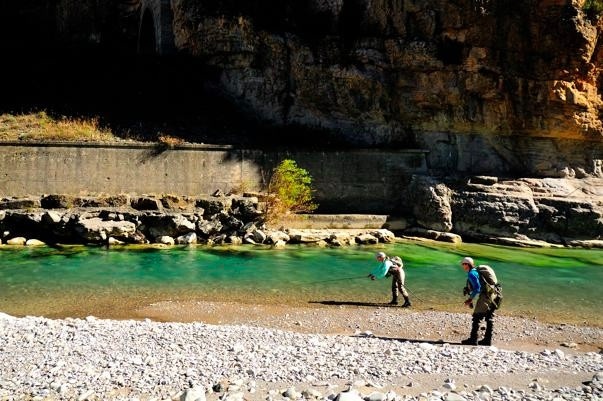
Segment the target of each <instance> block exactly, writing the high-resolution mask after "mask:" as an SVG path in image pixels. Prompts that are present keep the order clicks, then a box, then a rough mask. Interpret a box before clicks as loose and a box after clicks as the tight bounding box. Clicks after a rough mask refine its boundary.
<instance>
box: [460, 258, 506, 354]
mask: <svg viewBox="0 0 603 401" xmlns="http://www.w3.org/2000/svg"><path fill="white" fill-rule="evenodd" d="M460 263H461V266H462V267H463V270H465V272H466V273H467V284H466V286H465V288H464V289H463V295H469V298H467V299H466V300H465V302H464V303H465V306H467V307H469V308H473V299H474V298H475V297H476V296H478V298H477V302H476V303H475V308H474V309H473V315H472V322H471V333H470V334H469V338H467V339H466V340H463V341H461V344H466V345H492V331H493V325H494V312H495V311H496V309H498V307H499V306H500V300H498V301H497V295H500V287H498V279H497V278H496V273H495V272H494V269H492V268H491V267H490V266H488V265H479V266H475V262H474V261H473V258H470V257H465V258H463V260H461V262H460ZM482 320H485V322H486V332H485V334H484V338H483V339H482V340H480V341H478V340H477V337H478V332H479V326H480V322H481V321H482Z"/></svg>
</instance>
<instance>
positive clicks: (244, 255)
mask: <svg viewBox="0 0 603 401" xmlns="http://www.w3.org/2000/svg"><path fill="white" fill-rule="evenodd" d="M376 251H385V252H386V253H388V254H390V255H399V256H401V257H402V258H403V260H404V264H405V269H406V277H407V281H406V284H407V287H408V290H409V291H410V294H411V298H412V300H413V309H414V310H426V309H435V310H446V311H464V312H467V309H464V308H462V301H463V299H464V298H463V296H462V288H463V286H464V284H465V273H464V272H463V270H462V269H461V268H460V266H459V264H458V262H459V260H460V259H461V258H462V257H463V256H466V255H470V256H472V257H473V258H474V259H476V261H477V262H478V263H480V264H490V265H491V266H493V267H494V268H495V269H496V272H497V275H498V277H499V279H500V281H501V282H502V283H503V288H504V295H505V299H504V304H503V309H502V310H501V313H504V314H513V315H521V316H528V317H537V318H538V319H541V320H548V321H555V322H568V323H584V322H587V323H588V324H593V325H600V326H603V317H602V316H601V314H600V311H601V309H602V308H601V307H602V306H603V301H602V300H601V298H600V296H599V293H600V285H601V283H603V269H602V266H603V250H585V249H520V248H508V247H501V246H486V245H479V244H463V245H461V246H455V245H450V244H433V243H413V242H404V243H398V244H392V245H385V246H378V247H377V246H376V247H366V246H365V247H350V248H342V249H322V248H312V247H301V246H300V247H296V246H289V247H287V248H286V249H279V250H275V249H270V248H268V247H261V246H258V247H255V246H254V247H252V246H242V247H234V248H229V247H213V248H209V247H202V246H199V247H174V248H170V249H165V248H160V247H155V248H153V247H142V248H141V247H127V248H111V249H105V248H94V247H82V246H73V247H64V248H58V247H55V248H49V247H48V248H47V247H42V248H11V247H6V246H5V247H0V258H1V260H2V264H1V265H0V311H3V312H5V313H9V314H15V315H26V314H34V315H45V316H49V317H64V316H78V317H83V316H87V315H95V316H99V317H113V318H127V317H132V316H135V314H134V311H135V309H136V308H139V307H141V306H145V305H148V304H150V303H153V302H158V301H162V300H191V299H195V300H214V301H215V300H220V301H234V302H243V303H268V304H270V303H273V304H291V305H310V306H311V305H316V304H321V305H357V306H362V307H364V306H366V307H375V306H386V304H387V302H388V301H389V299H390V297H389V295H390V290H389V287H390V282H389V280H377V281H370V280H368V278H367V277H366V276H367V274H368V272H369V271H370V270H371V269H372V268H373V267H374V264H375V263H376V262H375V260H374V253H375V252H376Z"/></svg>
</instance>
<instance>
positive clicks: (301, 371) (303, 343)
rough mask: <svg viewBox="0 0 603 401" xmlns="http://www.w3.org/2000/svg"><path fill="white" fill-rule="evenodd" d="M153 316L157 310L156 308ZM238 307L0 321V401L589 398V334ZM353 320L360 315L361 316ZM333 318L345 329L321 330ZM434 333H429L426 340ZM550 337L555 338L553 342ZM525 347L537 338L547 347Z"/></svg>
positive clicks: (386, 313)
mask: <svg viewBox="0 0 603 401" xmlns="http://www.w3.org/2000/svg"><path fill="white" fill-rule="evenodd" d="M172 306H173V305H172ZM154 307H155V308H159V309H161V310H163V311H164V312H166V313H168V314H169V313H170V312H169V308H167V307H166V305H159V306H158V305H155V306H154ZM241 307H242V306H241V305H234V304H222V305H220V304H201V303H199V304H196V305H180V306H179V307H178V308H175V310H180V311H184V314H187V315H188V316H189V317H193V316H195V313H198V312H199V311H204V310H205V311H207V310H209V309H213V310H220V311H222V312H225V313H224V317H225V319H224V320H225V321H224V322H223V323H227V322H229V321H230V320H229V319H228V316H229V314H228V313H226V311H227V310H228V309H229V308H230V310H231V312H236V311H239V312H240V313H234V314H233V315H237V316H238V319H239V321H238V322H237V324H236V325H226V324H222V325H211V324H207V323H205V322H204V321H203V320H198V321H195V322H191V323H178V322H164V323H161V322H156V321H151V320H148V319H145V320H121V321H117V320H100V319H97V318H94V317H88V318H86V319H64V320H49V319H45V318H39V317H24V318H14V317H10V316H8V315H0V333H1V337H2V342H1V343H0V353H1V355H2V358H0V372H2V375H1V377H0V399H6V400H9V399H10V400H17V399H19V400H20V399H23V400H29V399H37V400H59V399H78V400H118V399H120V400H125V399H129V400H132V399H138V400H178V399H180V400H218V399H220V400H237V401H238V400H286V399H301V398H305V399H324V400H333V399H337V400H339V401H356V400H357V401H360V400H362V399H364V400H369V401H384V400H411V399H412V400H478V399H479V400H527V399H530V400H551V399H559V400H561V399H574V400H593V399H600V398H601V397H603V355H602V354H601V352H600V349H601V346H602V345H603V330H602V329H595V328H588V327H575V326H566V325H561V326H556V327H554V326H550V325H544V324H539V323H537V322H534V321H529V320H523V319H514V318H506V317H501V318H499V319H498V320H497V323H498V326H497V334H498V333H500V335H499V338H500V340H499V343H497V344H495V345H496V346H493V347H470V346H461V345H457V341H458V340H459V339H461V338H463V337H464V334H465V333H464V331H465V329H466V328H467V327H468V324H469V317H468V315H464V314H463V315H457V314H450V313H440V312H422V313H414V312H411V311H408V310H402V309H400V308H375V309H370V310H369V309H366V310H364V311H359V310H357V309H349V308H335V309H305V310H301V309H300V310H293V311H291V312H292V315H280V314H278V313H276V314H270V313H266V314H262V316H263V318H262V319H260V321H257V320H255V321H254V318H253V317H251V316H254V315H253V314H246V313H245V308H243V309H242V310H239V308H241ZM265 312H269V311H265ZM367 313H368V314H370V315H372V317H371V318H370V319H368V320H367V319H366V317H367V316H365V315H366V314H367ZM245 316H249V317H251V318H247V319H246V317H245ZM176 319H177V317H176ZM346 321H347V323H351V324H353V325H358V327H348V328H347V329H345V330H343V331H340V332H339V333H337V334H334V333H332V331H333V329H335V330H339V329H338V328H341V327H343V326H345V324H344V323H345V322H346ZM375 321H379V322H381V326H380V327H381V328H380V329H377V330H375V331H374V332H372V331H370V330H368V328H372V327H373V325H374V322H375ZM452 323H454V324H459V325H461V326H463V329H462V333H461V332H457V333H455V334H454V335H450V333H452V332H450V331H449V330H450V324H452ZM292 328H293V329H292ZM294 328H297V329H298V330H295V329H294ZM283 329H284V330H283ZM299 329H301V331H304V332H303V333H301V332H299ZM459 331H460V330H459ZM386 333H395V334H394V335H392V336H388V335H385V334H386ZM449 335H450V336H449ZM434 337H443V338H442V339H441V340H430V338H434ZM560 338H565V341H564V343H563V344H562V345H559V344H557V345H556V344H554V343H555V342H556V341H558V340H559V339H560ZM518 339H519V341H518ZM536 339H548V340H551V342H550V343H549V345H552V347H544V346H543V345H542V344H536V343H535V341H536ZM583 340H584V341H583ZM574 341H575V342H574ZM522 343H523V346H521V344H522ZM587 343H588V344H587ZM596 348H599V351H598V352H597V351H596Z"/></svg>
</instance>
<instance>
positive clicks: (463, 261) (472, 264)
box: [461, 256, 475, 266]
mask: <svg viewBox="0 0 603 401" xmlns="http://www.w3.org/2000/svg"><path fill="white" fill-rule="evenodd" d="M463 263H469V264H470V265H471V266H475V262H473V258H470V257H468V256H466V257H464V258H463V260H461V264H463Z"/></svg>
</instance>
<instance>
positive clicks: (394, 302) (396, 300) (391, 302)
mask: <svg viewBox="0 0 603 401" xmlns="http://www.w3.org/2000/svg"><path fill="white" fill-rule="evenodd" d="M389 304H390V305H398V296H397V295H394V296H392V300H391V301H390V302H389Z"/></svg>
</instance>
